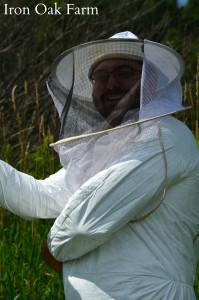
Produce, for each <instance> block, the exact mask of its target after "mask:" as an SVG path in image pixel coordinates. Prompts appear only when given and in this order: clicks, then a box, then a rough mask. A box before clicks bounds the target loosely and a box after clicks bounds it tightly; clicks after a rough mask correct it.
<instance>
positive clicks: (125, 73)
mask: <svg viewBox="0 0 199 300" xmlns="http://www.w3.org/2000/svg"><path fill="white" fill-rule="evenodd" d="M141 71H142V70H141V69H134V68H131V67H128V66H120V67H118V68H116V69H114V70H112V71H105V70H101V71H100V70H99V71H96V72H94V73H93V74H92V75H91V80H92V82H93V83H105V82H107V81H108V79H109V76H110V74H112V75H113V77H114V79H115V80H118V81H122V80H126V79H129V78H131V77H133V76H136V75H141Z"/></svg>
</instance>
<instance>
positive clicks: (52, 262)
mask: <svg viewBox="0 0 199 300" xmlns="http://www.w3.org/2000/svg"><path fill="white" fill-rule="evenodd" d="M41 256H42V258H43V260H44V261H45V263H46V264H47V265H49V267H51V268H52V269H54V270H55V271H56V272H58V273H60V274H62V263H61V262H59V261H57V260H56V259H55V258H54V257H53V256H52V254H51V253H50V251H49V249H48V246H47V241H46V240H44V241H43V244H42V247H41Z"/></svg>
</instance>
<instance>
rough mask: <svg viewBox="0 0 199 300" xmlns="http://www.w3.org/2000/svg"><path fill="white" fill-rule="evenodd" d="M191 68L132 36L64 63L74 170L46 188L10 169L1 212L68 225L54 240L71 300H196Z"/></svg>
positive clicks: (58, 70) (66, 136)
mask: <svg viewBox="0 0 199 300" xmlns="http://www.w3.org/2000/svg"><path fill="white" fill-rule="evenodd" d="M182 73H183V61H182V59H181V57H180V56H179V55H178V54H177V53H176V52H175V51H173V50H172V49H170V48H168V47H166V46H164V45H161V44H158V43H154V42H151V41H148V40H144V41H143V40H140V39H138V38H137V37H136V36H135V35H133V34H132V33H130V32H123V33H119V34H116V35H115V36H113V37H112V38H111V39H108V40H101V41H96V42H91V43H87V44H83V45H80V46H77V47H75V48H73V49H71V50H68V51H66V52H64V53H63V54H62V55H61V56H60V57H58V59H57V60H56V61H55V62H54V64H53V66H52V70H51V73H50V76H49V79H48V88H49V91H50V93H51V95H52V97H53V100H54V102H55V105H56V107H57V109H58V112H59V116H60V121H61V129H60V140H59V141H58V142H57V143H55V144H54V148H55V150H56V151H57V152H58V153H59V157H60V161H61V163H62V165H63V169H61V170H60V171H59V172H58V173H56V174H54V175H51V176H50V177H49V178H47V179H45V180H36V179H34V178H33V177H31V176H29V175H26V174H22V173H20V172H18V171H16V170H15V169H13V168H12V167H11V166H9V165H8V164H6V163H4V162H1V165H0V168H1V172H0V174H1V175H0V176H1V186H0V201H1V205H2V206H3V207H5V208H7V209H8V210H10V211H12V212H13V213H15V214H18V215H20V216H22V217H26V218H56V217H57V219H56V221H55V223H54V225H53V226H52V228H51V230H50V232H49V234H48V238H47V245H48V250H49V251H50V252H49V253H51V254H50V255H52V256H53V257H54V259H55V260H54V262H55V265H56V261H58V264H59V265H61V266H62V271H63V282H64V289H65V297H66V299H71V300H78V299H84V300H91V299H92V300H93V299H99V300H108V299H109V300H110V299H125V300H126V299H128V300H130V299H133V300H136V299H147V300H149V299H151V300H152V299H153V300H154V299H161V300H164V299H165V300H166V299H167V300H168V299H169V300H172V299H173V300H174V299H175V300H176V299H186V300H192V299H195V294H194V289H193V284H194V276H195V272H196V264H197V259H198V239H197V233H198V219H199V218H198V217H199V204H198V193H199V155H198V149H197V146H196V143H195V141H194V138H193V136H192V134H191V132H190V131H189V129H188V128H187V127H186V126H185V125H184V124H183V123H181V122H180V121H178V120H177V119H175V118H174V117H172V116H171V114H172V113H174V112H178V111H181V110H183V109H185V108H184V107H183V106H182V89H181V84H180V78H181V75H182Z"/></svg>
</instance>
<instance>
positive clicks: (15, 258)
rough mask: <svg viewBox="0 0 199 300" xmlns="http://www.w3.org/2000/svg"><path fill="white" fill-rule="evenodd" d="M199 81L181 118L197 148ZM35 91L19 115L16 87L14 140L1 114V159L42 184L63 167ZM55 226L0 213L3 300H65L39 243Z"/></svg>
mask: <svg viewBox="0 0 199 300" xmlns="http://www.w3.org/2000/svg"><path fill="white" fill-rule="evenodd" d="M198 66H199V64H198ZM198 75H199V70H198V72H197V76H196V86H195V87H194V89H193V87H191V86H189V85H186V84H184V95H185V97H184V101H185V104H187V105H190V102H189V101H188V99H190V101H191V105H193V110H191V111H190V112H186V113H183V114H181V115H180V118H181V119H182V121H183V122H185V123H187V125H188V126H189V127H190V128H191V130H192V131H193V133H194V135H195V137H196V140H197V143H198V145H199V133H198V120H199V88H198V84H199V83H198ZM34 90H35V93H34V99H35V111H34V113H33V114H32V115H31V116H28V112H27V111H26V110H21V111H20V110H19V109H18V103H17V87H14V88H13V90H12V107H13V113H14V117H15V118H14V120H15V123H16V125H17V126H16V127H17V128H16V134H14V135H12V136H11V137H8V134H7V132H6V120H5V116H4V114H3V113H2V112H1V113H0V121H1V124H2V132H1V136H0V139H1V145H0V153H1V158H2V159H3V160H5V161H7V162H9V163H10V162H11V161H12V160H13V157H14V158H15V161H14V160H13V161H14V163H13V164H14V166H15V167H17V169H19V170H21V171H24V172H27V173H29V174H32V175H33V176H35V177H36V178H44V177H46V176H48V175H50V174H51V173H54V172H56V171H57V170H58V169H59V167H60V166H59V163H58V160H57V158H56V156H55V154H54V152H53V151H52V150H51V149H50V148H49V146H48V145H49V143H51V142H53V134H52V132H53V130H55V125H54V124H56V121H55V120H54V119H53V118H54V116H53V114H52V120H51V122H50V123H51V124H52V126H51V127H49V126H48V125H46V124H45V123H44V118H43V115H42V114H41V113H40V107H41V104H40V95H39V91H38V85H37V83H36V82H35V83H34ZM21 97H22V98H23V99H26V98H27V97H28V86H27V82H25V83H24V90H23V93H22V95H21ZM34 124H36V125H34ZM35 127H37V129H38V132H37V141H36V144H37V146H34V145H31V140H32V139H33V134H34V130H35ZM12 139H13V140H12ZM13 141H14V144H13ZM33 143H34V141H33ZM16 153H17V155H16ZM52 222H53V221H52V220H33V221H27V220H23V219H21V218H19V217H17V216H14V215H13V214H11V213H9V212H7V211H5V210H3V209H1V208H0V235H1V239H0V299H5V300H16V299H21V300H26V299H27V300H31V299H35V300H38V299H41V300H44V299H56V300H59V299H64V294H63V285H62V278H61V276H60V275H58V274H57V273H55V272H54V271H52V270H51V269H50V268H49V267H48V266H47V265H46V264H45V263H44V262H43V261H42V259H41V256H40V248H41V243H42V241H43V240H44V239H45V238H46V235H47V233H48V231H49V229H50V227H51V225H52ZM195 292H196V296H197V299H199V267H198V270H197V273H196V280H195Z"/></svg>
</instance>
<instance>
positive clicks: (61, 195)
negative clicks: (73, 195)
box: [0, 161, 70, 219]
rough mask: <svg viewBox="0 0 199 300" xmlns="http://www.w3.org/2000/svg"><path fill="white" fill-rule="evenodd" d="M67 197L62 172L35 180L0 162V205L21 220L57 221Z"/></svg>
mask: <svg viewBox="0 0 199 300" xmlns="http://www.w3.org/2000/svg"><path fill="white" fill-rule="evenodd" d="M69 195H70V193H69V191H68V189H67V187H66V184H65V170H64V169H61V170H60V171H59V172H57V173H55V174H54V175H51V176H50V177H49V178H47V179H45V180H37V179H35V178H34V177H32V176H30V175H27V174H25V173H22V172H19V171H17V170H16V169H15V168H13V167H12V166H10V165H9V164H7V163H5V162H3V161H0V205H1V206H2V207H4V208H5V209H7V210H9V211H10V212H12V213H14V214H16V215H18V216H20V217H23V218H26V219H31V218H56V217H57V216H58V215H59V214H60V212H61V211H62V209H63V208H64V206H65V205H66V203H67V200H68V198H69Z"/></svg>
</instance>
